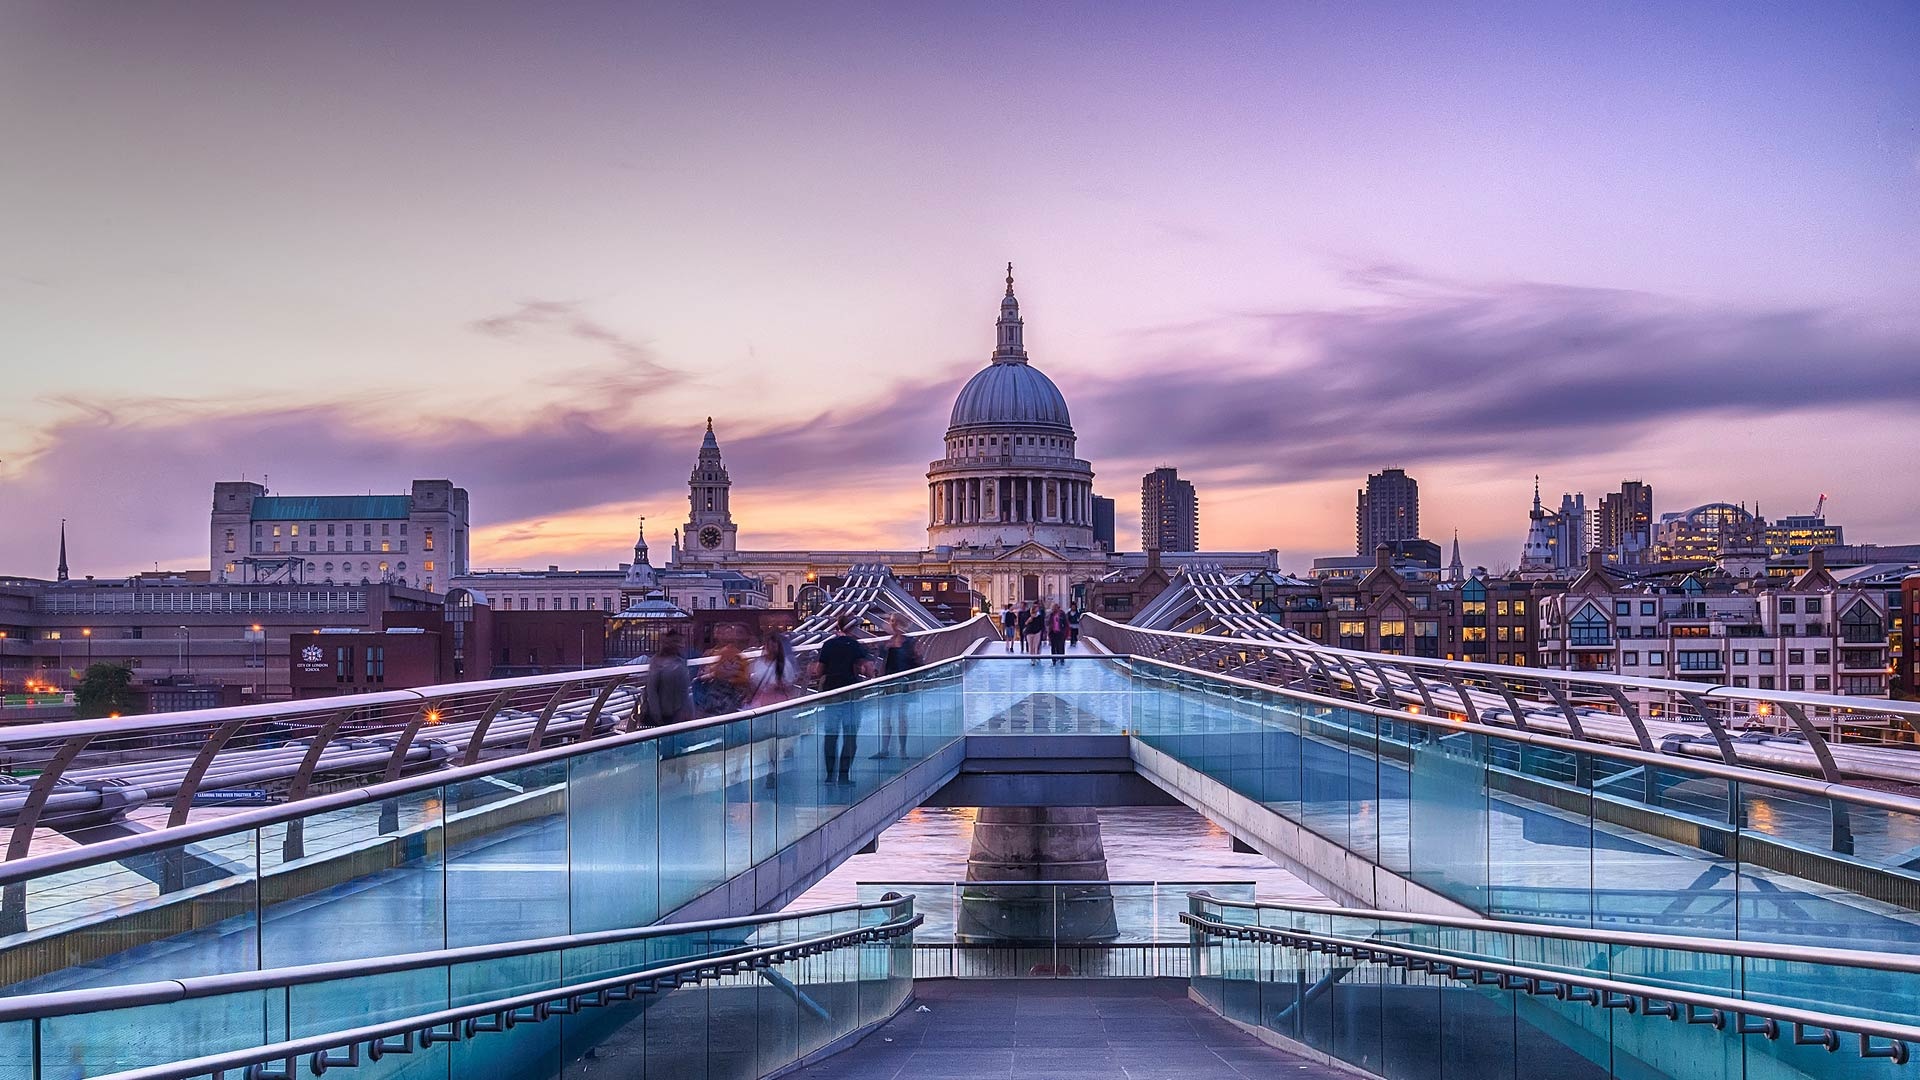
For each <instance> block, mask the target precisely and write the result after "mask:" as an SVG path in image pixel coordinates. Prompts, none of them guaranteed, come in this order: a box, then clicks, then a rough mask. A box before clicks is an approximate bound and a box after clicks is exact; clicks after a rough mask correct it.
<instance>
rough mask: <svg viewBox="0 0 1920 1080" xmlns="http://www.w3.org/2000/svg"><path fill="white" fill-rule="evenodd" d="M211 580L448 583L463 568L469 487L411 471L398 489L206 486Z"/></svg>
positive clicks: (439, 588)
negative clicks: (289, 490) (295, 490)
mask: <svg viewBox="0 0 1920 1080" xmlns="http://www.w3.org/2000/svg"><path fill="white" fill-rule="evenodd" d="M209 532H210V534H211V547H210V554H209V561H208V563H207V565H208V567H209V568H210V569H211V570H212V574H213V582H214V583H215V584H220V583H226V582H231V583H235V584H246V585H369V584H377V583H383V582H384V583H388V584H392V585H400V586H405V587H407V588H412V589H425V590H426V591H428V592H446V591H447V588H448V583H449V581H451V580H452V579H453V578H454V577H456V576H458V575H460V574H464V573H466V572H467V542H468V529H467V491H466V489H465V488H459V487H455V486H453V483H452V482H451V481H448V480H415V481H414V482H413V486H412V488H411V490H410V491H409V492H408V493H407V494H405V495H269V494H268V493H267V489H266V487H265V485H262V484H255V483H250V482H247V481H223V482H220V483H216V484H214V485H213V515H212V519H211V527H210V529H209Z"/></svg>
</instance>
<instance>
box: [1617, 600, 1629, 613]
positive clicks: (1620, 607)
mask: <svg viewBox="0 0 1920 1080" xmlns="http://www.w3.org/2000/svg"><path fill="white" fill-rule="evenodd" d="M1613 613H1614V614H1615V615H1631V614H1633V601H1631V600H1615V601H1614V602H1613Z"/></svg>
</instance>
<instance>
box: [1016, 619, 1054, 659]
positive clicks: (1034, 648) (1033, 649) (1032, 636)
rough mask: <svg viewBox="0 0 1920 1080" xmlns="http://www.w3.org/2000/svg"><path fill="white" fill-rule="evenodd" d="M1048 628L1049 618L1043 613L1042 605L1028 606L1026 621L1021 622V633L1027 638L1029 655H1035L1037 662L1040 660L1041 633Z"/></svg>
mask: <svg viewBox="0 0 1920 1080" xmlns="http://www.w3.org/2000/svg"><path fill="white" fill-rule="evenodd" d="M1046 629H1047V620H1046V617H1045V616H1044V615H1043V614H1041V611H1040V605H1039V604H1035V605H1033V607H1031V608H1028V609H1027V618H1026V622H1024V623H1023V624H1021V626H1020V633H1021V636H1022V637H1024V638H1025V639H1026V643H1027V655H1029V656H1031V657H1033V662H1034V663H1036V664H1037V663H1039V662H1040V635H1042V634H1044V633H1046Z"/></svg>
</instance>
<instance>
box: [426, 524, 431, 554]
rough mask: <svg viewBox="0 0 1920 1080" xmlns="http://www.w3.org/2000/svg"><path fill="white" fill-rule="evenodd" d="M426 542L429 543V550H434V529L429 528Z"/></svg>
mask: <svg viewBox="0 0 1920 1080" xmlns="http://www.w3.org/2000/svg"><path fill="white" fill-rule="evenodd" d="M425 542H426V545H427V550H428V551H432V550H433V530H432V529H428V530H427V536H426V541H425Z"/></svg>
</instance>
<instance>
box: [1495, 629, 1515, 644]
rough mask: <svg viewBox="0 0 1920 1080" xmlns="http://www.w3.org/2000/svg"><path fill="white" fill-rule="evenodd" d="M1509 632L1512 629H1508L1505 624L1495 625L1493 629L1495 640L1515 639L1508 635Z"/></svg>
mask: <svg viewBox="0 0 1920 1080" xmlns="http://www.w3.org/2000/svg"><path fill="white" fill-rule="evenodd" d="M1509 632H1510V631H1509V630H1508V628H1507V627H1504V626H1500V627H1495V628H1494V631H1493V639H1494V640H1495V641H1511V640H1513V639H1512V638H1511V637H1509V636H1508V634H1509Z"/></svg>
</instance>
